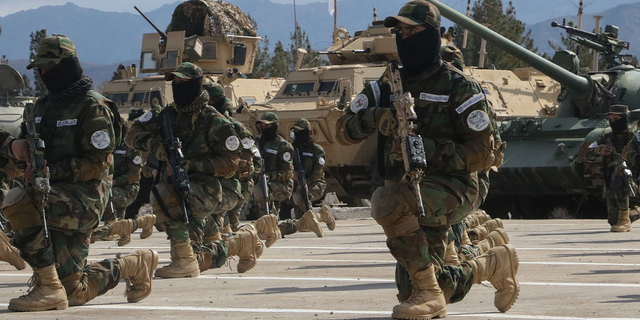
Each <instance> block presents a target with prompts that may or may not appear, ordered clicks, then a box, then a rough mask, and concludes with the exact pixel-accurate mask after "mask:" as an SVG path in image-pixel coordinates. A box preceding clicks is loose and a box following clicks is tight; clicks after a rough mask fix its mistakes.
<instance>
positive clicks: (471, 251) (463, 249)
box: [449, 222, 482, 260]
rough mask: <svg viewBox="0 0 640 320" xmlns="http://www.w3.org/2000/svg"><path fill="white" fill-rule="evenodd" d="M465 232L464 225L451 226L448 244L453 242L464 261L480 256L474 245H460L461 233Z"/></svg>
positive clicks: (459, 223) (460, 223)
mask: <svg viewBox="0 0 640 320" xmlns="http://www.w3.org/2000/svg"><path fill="white" fill-rule="evenodd" d="M463 232H467V228H466V226H465V224H464V223H462V222H458V223H455V224H454V225H452V226H451V230H450V231H449V242H451V241H453V242H454V245H455V247H456V250H457V251H458V252H459V253H460V254H462V255H463V256H464V257H465V258H466V260H470V259H473V258H476V257H478V256H480V255H481V254H482V252H480V249H479V248H478V246H476V245H475V244H462V233H463Z"/></svg>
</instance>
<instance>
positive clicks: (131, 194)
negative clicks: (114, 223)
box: [111, 142, 145, 220]
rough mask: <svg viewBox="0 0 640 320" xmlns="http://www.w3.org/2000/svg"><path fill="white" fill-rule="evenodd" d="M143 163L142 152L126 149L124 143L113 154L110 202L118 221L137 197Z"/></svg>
mask: <svg viewBox="0 0 640 320" xmlns="http://www.w3.org/2000/svg"><path fill="white" fill-rule="evenodd" d="M144 162H145V161H144V158H143V157H142V152H140V151H137V150H135V149H132V148H129V147H127V145H126V144H125V143H124V142H123V143H122V144H121V145H120V146H119V147H118V148H117V149H116V151H114V153H113V165H114V168H115V173H114V175H113V188H112V189H111V192H112V197H113V198H112V200H111V201H112V202H113V206H114V208H115V211H116V218H117V219H118V220H120V219H124V212H125V210H126V209H127V207H128V206H129V205H130V204H131V203H132V202H133V201H134V200H135V199H136V197H137V196H138V191H140V172H141V171H142V166H143V165H144Z"/></svg>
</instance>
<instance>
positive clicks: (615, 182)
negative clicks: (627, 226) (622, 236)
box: [587, 132, 638, 226]
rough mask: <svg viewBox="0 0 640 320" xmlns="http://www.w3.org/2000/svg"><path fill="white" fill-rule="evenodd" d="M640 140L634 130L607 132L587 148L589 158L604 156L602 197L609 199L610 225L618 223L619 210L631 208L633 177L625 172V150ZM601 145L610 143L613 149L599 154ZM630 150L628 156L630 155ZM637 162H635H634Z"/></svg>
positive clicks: (608, 213) (608, 214)
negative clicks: (615, 132) (596, 150)
mask: <svg viewBox="0 0 640 320" xmlns="http://www.w3.org/2000/svg"><path fill="white" fill-rule="evenodd" d="M634 140H638V139H637V137H636V135H634V134H633V133H632V132H623V133H620V134H614V133H612V132H607V133H605V134H603V135H602V136H601V137H600V138H598V140H596V142H594V143H592V144H591V145H590V146H589V149H588V150H587V159H589V160H591V159H593V160H595V159H597V158H598V157H602V174H603V176H604V179H605V183H604V188H603V192H602V197H603V198H604V199H606V200H607V216H608V219H607V220H608V222H609V224H610V225H612V226H613V225H616V224H617V223H618V211H619V210H627V209H629V196H630V194H631V184H630V183H631V181H630V180H631V177H630V176H629V175H628V174H627V173H626V172H625V169H626V167H625V165H624V163H623V162H624V159H623V156H622V155H623V154H625V153H624V152H623V150H624V149H625V148H626V147H627V145H628V144H630V143H632V142H633V141H634ZM599 145H608V146H610V147H612V148H613V151H612V152H611V153H610V154H608V155H603V156H601V155H599V154H597V153H596V152H595V149H596V147H598V146H599ZM629 154H630V153H629V152H627V153H626V156H627V157H628V156H629ZM634 164H635V163H634Z"/></svg>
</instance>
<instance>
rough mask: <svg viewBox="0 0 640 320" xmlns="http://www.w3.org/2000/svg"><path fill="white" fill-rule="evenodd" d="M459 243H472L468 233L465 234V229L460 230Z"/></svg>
mask: <svg viewBox="0 0 640 320" xmlns="http://www.w3.org/2000/svg"><path fill="white" fill-rule="evenodd" d="M460 244H467V245H471V244H473V243H472V242H471V239H469V235H468V234H467V229H465V230H463V231H462V239H461V240H460Z"/></svg>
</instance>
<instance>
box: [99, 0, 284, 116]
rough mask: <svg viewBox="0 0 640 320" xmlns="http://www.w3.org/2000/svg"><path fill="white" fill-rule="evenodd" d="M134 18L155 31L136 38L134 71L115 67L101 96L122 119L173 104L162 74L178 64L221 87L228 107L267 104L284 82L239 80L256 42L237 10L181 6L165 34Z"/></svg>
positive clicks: (213, 4)
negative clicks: (188, 64)
mask: <svg viewBox="0 0 640 320" xmlns="http://www.w3.org/2000/svg"><path fill="white" fill-rule="evenodd" d="M136 10H137V8H136ZM138 12H140V11H139V10H138ZM140 14H141V15H142V16H143V17H144V18H145V19H147V21H149V23H150V24H151V25H152V26H153V27H154V28H155V29H156V31H157V32H156V33H146V34H143V35H142V48H141V53H140V64H139V66H138V65H132V66H122V65H121V66H119V67H118V70H117V71H116V72H115V73H114V77H113V79H112V81H110V82H109V83H107V84H105V86H104V89H103V92H102V93H103V94H104V95H105V96H106V97H107V98H109V99H111V100H113V101H114V102H116V103H117V104H118V105H119V107H120V109H121V112H122V113H123V114H125V113H127V112H128V111H129V109H131V108H147V107H149V106H150V105H152V104H159V105H165V104H168V103H171V102H173V94H172V92H171V83H170V82H167V81H165V80H164V76H163V75H164V74H165V73H167V72H171V71H173V70H175V68H176V67H177V66H178V65H180V64H181V63H182V62H192V63H195V64H197V65H198V66H200V68H202V70H203V72H204V73H205V82H219V83H221V84H222V85H224V86H225V90H226V91H227V92H226V94H227V97H229V98H231V100H232V101H233V103H234V105H239V104H245V103H254V102H256V101H262V100H265V99H269V98H271V97H273V95H274V94H275V92H276V91H277V90H278V89H279V88H280V85H282V82H283V80H284V79H280V78H274V79H245V78H243V77H242V75H243V74H246V73H251V71H252V69H253V63H254V59H255V56H256V53H257V52H258V43H259V41H260V39H261V38H260V37H258V36H256V33H255V31H254V30H253V27H252V25H251V21H250V20H249V17H247V15H245V14H244V13H243V12H242V11H241V10H240V9H239V8H238V7H237V6H234V5H232V4H228V3H225V2H222V1H211V0H204V1H185V2H183V3H181V4H179V5H178V6H177V7H176V9H175V11H174V13H173V18H172V21H171V23H170V24H169V26H168V27H167V29H166V33H165V32H163V31H161V30H160V29H158V27H156V26H155V25H154V24H153V23H152V22H151V21H150V20H149V19H148V18H147V17H146V16H145V15H144V14H143V13H142V12H140ZM138 73H142V74H147V75H148V76H147V77H140V76H139V75H138Z"/></svg>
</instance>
